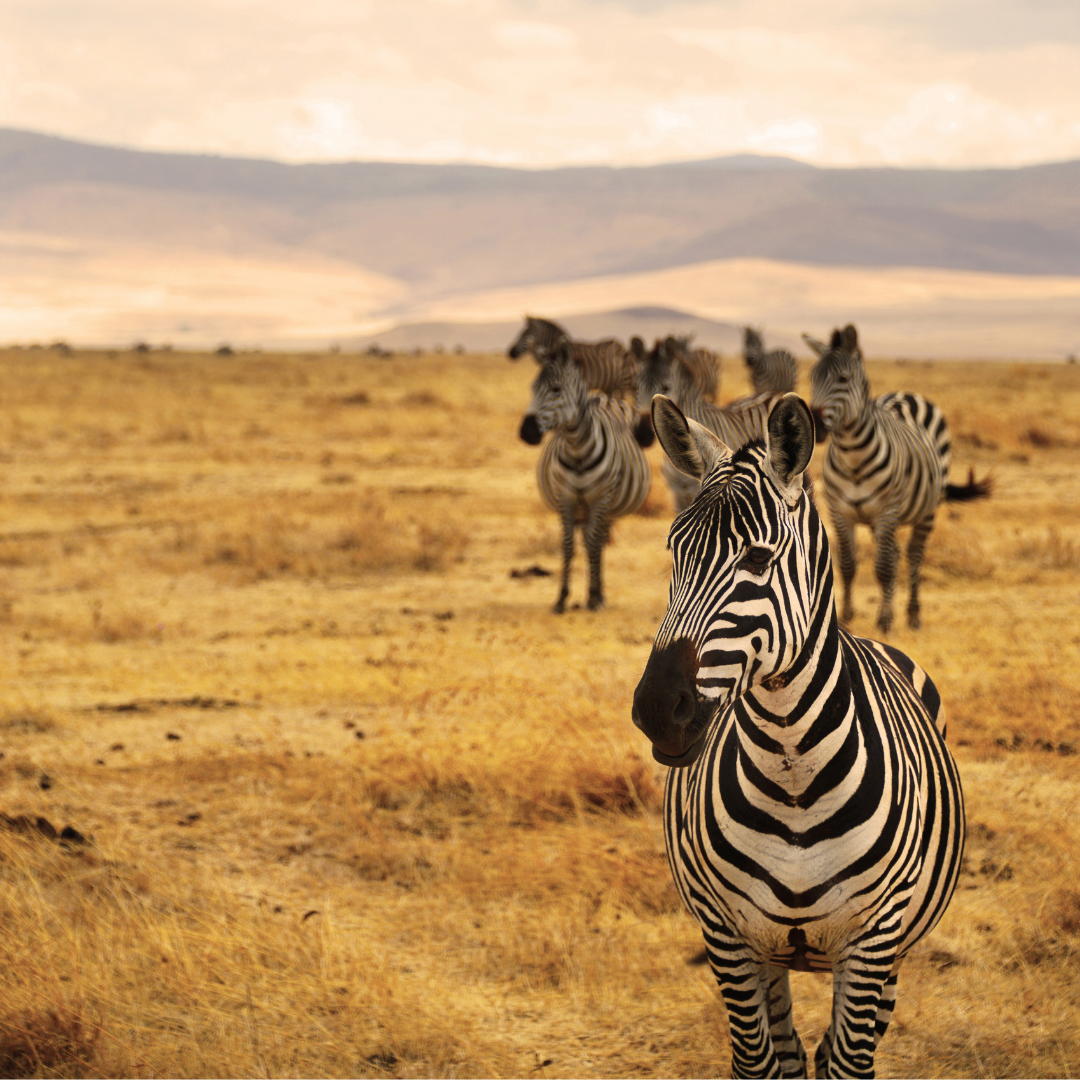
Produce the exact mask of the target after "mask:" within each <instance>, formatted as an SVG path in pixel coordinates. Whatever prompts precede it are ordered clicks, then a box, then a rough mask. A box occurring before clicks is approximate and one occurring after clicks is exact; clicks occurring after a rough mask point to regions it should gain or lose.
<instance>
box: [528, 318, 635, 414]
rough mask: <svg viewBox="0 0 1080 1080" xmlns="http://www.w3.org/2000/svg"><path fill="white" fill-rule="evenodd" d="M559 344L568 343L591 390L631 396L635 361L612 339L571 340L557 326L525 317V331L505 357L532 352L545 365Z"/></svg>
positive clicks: (542, 320) (618, 395) (543, 320)
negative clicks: (592, 340)
mask: <svg viewBox="0 0 1080 1080" xmlns="http://www.w3.org/2000/svg"><path fill="white" fill-rule="evenodd" d="M561 341H566V342H568V343H569V345H570V353H571V355H572V356H573V358H574V360H575V361H576V362H577V363H578V364H579V365H580V366H581V369H582V371H583V372H584V374H585V382H586V385H587V386H588V388H589V389H590V390H602V391H603V392H604V393H605V394H611V395H612V396H613V397H622V396H623V395H628V394H632V393H633V391H634V382H635V378H636V375H637V360H636V358H635V357H634V356H633V355H632V354H631V353H629V352H627V351H626V349H624V348H623V346H622V345H621V344H620V343H619V342H618V341H616V340H615V339H614V338H606V339H605V340H603V341H596V342H587V341H574V340H573V338H571V337H570V335H569V334H568V333H567V332H566V331H565V330H564V329H563V328H562V327H561V326H560V325H559V324H558V323H555V322H552V321H551V320H550V319H537V318H534V317H533V316H532V315H526V316H525V329H524V330H522V331H521V333H520V334H519V335H518V337H517V340H516V341H515V342H514V343H513V345H511V346H510V348H509V349H508V350H507V355H508V356H509V357H510V359H511V360H516V359H517V358H518V357H519V356H521V355H522V354H524V353H527V352H531V353H532V354H533V356H534V357H535V358H536V362H537V363H538V364H544V363H546V362H547V361H548V360H549V359H550V358H551V357H552V356H554V354H555V351H556V350H557V349H558V347H559V343H560V342H561Z"/></svg>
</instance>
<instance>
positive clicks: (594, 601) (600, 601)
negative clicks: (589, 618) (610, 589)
mask: <svg viewBox="0 0 1080 1080" xmlns="http://www.w3.org/2000/svg"><path fill="white" fill-rule="evenodd" d="M603 606H604V598H603V597H602V596H590V597H589V610H590V611H599V610H600V609H601V608H602V607H603Z"/></svg>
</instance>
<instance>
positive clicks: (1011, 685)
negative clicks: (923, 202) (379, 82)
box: [0, 350, 1080, 1077]
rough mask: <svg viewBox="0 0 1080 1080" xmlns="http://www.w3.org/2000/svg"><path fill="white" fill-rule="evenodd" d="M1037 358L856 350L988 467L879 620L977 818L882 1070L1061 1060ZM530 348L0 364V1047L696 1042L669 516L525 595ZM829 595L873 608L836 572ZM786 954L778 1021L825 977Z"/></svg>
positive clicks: (1068, 779) (1073, 861)
mask: <svg viewBox="0 0 1080 1080" xmlns="http://www.w3.org/2000/svg"><path fill="white" fill-rule="evenodd" d="M738 367H739V366H738V365H735V364H728V366H727V371H726V372H725V392H726V393H727V394H728V395H730V396H735V395H737V394H738V393H739V392H741V389H742V387H741V385H740V380H741V378H742V375H741V372H740V371H739V370H738ZM1071 375H1072V371H1071V369H1068V368H1065V367H1064V366H1062V367H1058V368H1055V367H1041V366H1031V367H1027V366H1023V365H1008V366H1006V365H1001V366H995V365H991V366H989V367H986V366H982V365H977V364H974V363H972V364H961V363H956V364H937V365H934V364H914V363H909V364H900V363H897V364H890V363H878V364H871V378H872V380H873V385H874V388H875V390H876V391H878V392H883V391H885V390H888V389H894V388H900V387H904V388H909V389H915V390H919V391H921V392H923V393H925V394H927V396H929V397H931V398H932V399H934V400H937V401H939V402H940V404H942V406H943V407H944V408H945V409H946V411H947V414H948V415H949V417H950V420H951V421H952V424H953V427H954V430H955V432H956V434H957V438H956V453H955V459H956V471H957V475H962V474H963V473H964V472H966V468H967V466H968V465H970V464H974V465H975V467H976V470H977V472H978V473H979V474H980V475H982V474H983V473H984V472H986V471H990V470H992V471H993V472H994V474H995V476H996V477H997V484H998V486H997V489H996V492H995V496H994V498H993V499H992V500H991V501H989V502H986V503H982V504H974V505H972V506H970V507H964V508H962V509H960V510H959V511H957V512H956V513H955V515H954V514H952V513H948V512H946V513H944V514H942V515H940V518H939V524H938V528H937V530H936V531H935V534H934V536H933V537H932V538H931V541H930V547H929V551H928V559H927V569H926V575H925V585H924V596H923V603H924V621H925V629H924V630H922V631H920V632H919V633H918V634H915V633H911V632H909V631H907V630H899V631H897V633H896V634H895V635H894V640H895V641H896V643H897V644H899V645H900V646H901V647H902V648H905V649H907V650H908V651H910V652H911V653H912V654H913V655H914V656H915V657H916V658H917V659H918V660H920V662H922V663H923V664H925V666H926V667H927V668H928V669H929V670H930V671H931V673H932V674H933V675H934V677H935V680H936V681H937V682H938V684H939V686H940V687H941V690H942V693H943V696H944V699H945V703H946V707H947V709H948V712H949V717H950V738H951V740H952V742H953V744H954V746H955V747H956V750H957V755H958V759H959V761H960V765H961V769H962V771H963V775H964V779H965V787H966V792H967V799H968V812H969V822H970V830H969V845H968V852H967V865H966V867H965V872H964V875H963V878H962V882H961V888H960V890H959V892H958V893H957V896H956V899H955V900H954V902H953V905H952V907H951V909H950V911H949V913H948V915H947V916H946V918H945V920H944V921H943V922H942V924H941V926H940V927H939V928H938V930H937V931H936V932H935V934H934V935H933V936H932V938H931V939H930V940H928V941H927V942H925V943H924V944H923V945H922V946H920V948H919V949H918V950H916V952H915V953H914V954H913V955H912V957H911V958H910V960H909V962H908V965H907V967H906V968H905V972H904V975H903V977H902V979H901V993H900V1001H899V1005H898V1008H897V1013H896V1020H895V1021H894V1025H893V1028H892V1029H891V1030H890V1033H889V1035H888V1037H887V1038H886V1040H885V1043H884V1044H883V1046H882V1049H881V1052H880V1054H879V1070H880V1071H881V1072H882V1073H883V1074H901V1075H939V1076H998V1075H1046V1076H1051V1075H1071V1074H1075V1073H1076V1072H1078V1071H1080V1035H1078V1034H1077V1033H1078V1032H1080V1023H1078V1020H1080V992H1078V991H1077V989H1076V983H1075V979H1074V976H1073V972H1074V970H1075V965H1076V963H1077V961H1078V959H1080V894H1078V892H1077V888H1076V881H1077V879H1078V878H1080V856H1078V855H1077V852H1078V851H1080V826H1078V825H1077V824H1076V821H1077V813H1076V808H1077V801H1078V797H1080V785H1078V784H1077V781H1076V779H1075V776H1074V771H1075V761H1076V760H1077V752H1078V751H1080V712H1078V711H1077V709H1076V701H1077V690H1078V686H1077V676H1076V671H1077V668H1078V665H1077V660H1078V645H1080V631H1078V630H1077V629H1076V628H1075V624H1076V619H1075V612H1076V571H1077V562H1078V559H1080V555H1078V550H1080V528H1078V523H1077V520H1076V506H1077V505H1080V482H1078V480H1077V475H1076V472H1075V447H1076V445H1080V423H1078V421H1077V420H1076V417H1078V416H1080V408H1078V406H1080V400H1078V398H1080V390H1078V389H1077V388H1076V387H1075V386H1074V385H1073V380H1072V379H1071ZM531 376H532V372H531V371H530V370H526V369H524V368H521V367H520V365H511V364H508V363H507V362H506V361H505V359H504V358H502V357H494V356H493V357H476V356H463V357H438V356H424V357H416V358H414V357H409V358H399V359H396V360H393V361H387V360H385V359H381V358H357V357H350V356H341V355H322V356H317V357H316V356H250V355H242V354H241V355H234V356H230V357H218V356H198V355H183V354H172V355H169V356H162V355H158V354H154V353H149V354H147V353H124V354H119V355H116V356H113V357H111V358H109V357H106V356H103V355H95V354H83V353H74V354H71V355H65V354H63V353H62V352H58V351H55V350H54V351H52V352H50V351H42V352H38V353H34V354H28V353H21V354H15V353H12V354H7V355H3V356H0V394H2V395H3V400H4V401H5V410H4V412H3V413H2V414H0V464H2V465H3V476H4V482H3V486H2V489H0V503H2V505H3V509H4V511H5V522H6V524H5V526H4V528H3V529H2V530H0V644H2V646H3V648H2V651H0V656H2V657H3V661H2V662H3V665H4V672H3V681H2V686H3V688H4V689H3V691H2V694H3V697H2V699H0V814H3V815H4V816H3V817H0V971H3V972H4V976H3V980H4V981H3V988H4V993H3V1000H2V1005H0V1073H2V1074H3V1075H12V1076H53V1075H65V1076H82V1075H86V1076H89V1075H108V1076H128V1075H138V1076H144V1075H145V1076H162V1075H172V1076H203V1075H221V1076H231V1075H292V1074H303V1075H314V1076H357V1075H366V1076H440V1075H445V1076H463V1075H468V1076H476V1075H512V1076H538V1077H539V1076H548V1077H554V1076H567V1075H580V1076H633V1075H638V1076H651V1075H673V1076H674V1075H695V1076H700V1075H714V1074H717V1073H721V1074H722V1073H723V1072H724V1070H726V1068H727V1063H728V1058H729V1051H728V1049H727V1045H726V1043H727V1036H726V1024H725V1021H724V1017H723V1010H722V1006H721V1005H720V1004H719V1002H718V999H717V995H716V992H715V989H714V988H713V986H712V983H711V979H710V977H709V975H708V974H707V972H706V971H704V970H703V969H702V968H700V967H694V966H688V964H687V963H686V961H687V960H688V959H690V958H691V957H693V956H694V954H695V953H696V952H697V951H698V949H699V937H698V933H697V931H696V928H695V926H694V924H693V923H692V922H691V921H690V920H689V918H688V917H687V916H685V915H684V914H683V913H682V911H681V909H680V906H679V901H678V898H677V895H676V894H675V891H674V888H673V886H672V885H671V882H670V878H669V873H668V869H667V865H666V861H665V858H664V854H663V839H662V830H661V824H660V819H659V805H660V798H661V794H660V793H661V785H662V782H663V775H662V774H663V770H661V769H660V768H659V767H657V766H655V765H654V764H653V763H652V761H651V758H650V756H649V754H648V748H647V746H646V745H644V740H642V739H641V738H640V736H639V735H638V733H637V732H636V731H635V729H634V728H633V726H632V725H631V724H630V722H629V715H628V713H629V700H630V696H631V693H632V691H633V687H634V684H635V682H636V680H637V677H638V675H639V674H640V671H641V669H642V667H643V665H644V662H645V658H646V656H647V654H648V650H649V645H650V642H651V637H652V633H653V631H654V630H655V628H656V626H657V624H658V623H659V620H660V618H661V616H662V614H663V611H664V607H665V603H666V591H667V574H668V570H669V566H670V562H669V557H668V554H667V552H666V551H665V540H666V530H667V525H668V519H669V514H670V503H669V502H668V500H667V496H666V493H665V492H664V491H663V490H662V489H660V488H659V487H658V489H657V490H656V491H655V492H654V494H653V496H652V497H651V499H650V502H649V504H647V505H648V512H647V513H646V514H643V515H635V516H633V517H630V518H626V519H623V520H621V521H620V522H619V524H618V528H617V530H616V532H615V535H614V537H613V542H612V544H611V545H610V546H609V547H608V549H607V551H606V553H605V570H606V574H607V593H608V603H609V607H608V609H607V610H606V611H604V612H603V613H600V614H597V615H592V614H589V613H587V612H584V611H571V612H569V613H568V614H567V615H565V616H563V617H562V618H560V617H557V616H554V615H552V614H550V611H549V608H550V604H551V602H552V600H553V599H554V593H555V588H556V586H555V583H554V580H553V579H552V578H550V577H544V576H537V575H536V574H535V573H533V572H530V573H522V572H523V571H526V570H530V571H531V570H532V568H534V567H539V568H540V569H541V570H550V571H557V569H558V565H559V554H558V551H559V548H558V525H557V522H556V519H555V516H554V515H553V514H551V513H550V512H549V511H547V510H545V509H544V508H543V506H542V505H541V504H540V500H539V497H538V495H537V493H536V488H535V482H534V478H533V468H534V465H535V460H536V452H535V450H534V449H533V448H531V447H527V446H525V445H524V444H522V443H521V442H520V441H519V440H518V439H517V435H516V431H517V425H518V423H519V421H520V413H521V409H522V408H523V407H524V405H525V403H526V401H527V397H528V383H529V380H530V378H531ZM1033 433H1034V434H1033ZM650 456H651V460H652V461H653V463H654V466H655V467H657V469H658V467H659V457H658V451H656V450H653V451H650ZM658 484H659V481H658ZM864 539H865V538H864ZM515 570H516V571H518V576H511V574H512V571H515ZM584 573H585V571H584V565H583V560H582V559H581V558H580V555H579V561H578V564H577V566H576V573H575V575H574V579H573V593H572V599H578V600H580V599H581V598H582V594H583V592H584V585H583V582H584ZM856 604H857V608H858V612H859V613H858V615H857V618H856V626H855V629H856V630H857V631H859V632H869V631H870V628H871V626H872V624H873V617H874V612H875V607H876V588H875V585H874V582H873V576H872V573H871V572H870V570H869V568H868V567H867V566H865V565H864V566H863V567H862V568H861V570H860V575H859V578H858V579H857V582H856ZM43 823H44V824H43ZM65 827H68V831H67V832H65V831H64V830H65ZM795 984H796V1012H797V1017H798V1020H799V1023H800V1026H801V1028H802V1029H803V1030H804V1033H805V1036H806V1039H807V1041H808V1042H813V1041H814V1040H816V1038H817V1036H818V1033H819V1032H820V1030H821V1029H822V1027H823V1026H824V1024H825V1023H826V1021H827V1017H828V1009H829V997H830V987H829V984H828V980H826V979H824V978H820V977H816V976H797V977H796V979H795Z"/></svg>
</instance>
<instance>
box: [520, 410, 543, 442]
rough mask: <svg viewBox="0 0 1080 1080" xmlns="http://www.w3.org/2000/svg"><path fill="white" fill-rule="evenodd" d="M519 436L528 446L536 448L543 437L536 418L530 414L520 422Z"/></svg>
mask: <svg viewBox="0 0 1080 1080" xmlns="http://www.w3.org/2000/svg"><path fill="white" fill-rule="evenodd" d="M520 435H521V437H522V439H524V440H525V442H527V443H528V444H529V445H530V446H536V445H537V444H538V443H539V442H540V440H541V439H542V438H543V437H544V433H543V432H542V431H541V430H540V425H539V423H537V420H536V417H535V416H534V415H533V414H532V413H529V415H528V416H526V417H525V419H524V420H522V421H521V432H520Z"/></svg>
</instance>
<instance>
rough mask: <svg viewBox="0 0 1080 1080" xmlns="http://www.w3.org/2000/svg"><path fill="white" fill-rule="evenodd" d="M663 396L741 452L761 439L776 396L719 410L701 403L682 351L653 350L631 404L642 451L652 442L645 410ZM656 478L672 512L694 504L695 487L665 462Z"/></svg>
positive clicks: (748, 399) (698, 388) (756, 396)
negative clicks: (660, 477) (672, 506)
mask: <svg viewBox="0 0 1080 1080" xmlns="http://www.w3.org/2000/svg"><path fill="white" fill-rule="evenodd" d="M655 394H663V395H666V396H670V397H671V399H672V400H673V401H674V402H675V403H676V405H678V406H679V408H680V409H682V410H683V411H684V412H685V413H686V414H687V415H688V416H692V417H693V418H694V419H695V420H696V421H697V422H698V423H699V424H704V425H705V426H706V427H707V428H709V429H710V430H711V431H712V432H713V433H714V434H716V435H718V436H719V437H720V438H721V439H722V440H723V441H724V442H725V443H727V444H728V445H729V446H742V444H743V443H746V442H749V441H751V440H752V439H758V438H761V436H762V435H763V434H764V432H765V421H766V419H767V418H768V415H769V410H770V409H771V408H772V406H773V405H774V404H775V403H776V401H777V398H778V396H779V395H776V394H751V395H750V396H749V397H745V398H740V399H739V400H738V401H734V402H732V403H731V404H730V405H728V406H726V407H724V408H721V407H719V406H717V405H713V404H712V403H710V402H708V401H705V399H704V396H703V393H702V389H701V385H700V383H699V382H698V379H697V374H696V371H695V370H694V369H693V368H692V367H691V365H690V364H689V363H688V362H687V360H686V351H685V349H675V350H666V351H664V352H660V351H658V350H655V349H654V350H653V352H652V353H650V354H649V356H648V358H647V362H646V363H645V364H643V365H642V367H641V369H640V370H639V372H638V381H637V391H636V393H635V397H634V401H635V405H636V408H637V412H638V421H637V424H636V426H635V428H634V436H635V438H636V439H637V441H638V443H639V444H640V445H641V446H646V447H647V446H650V445H651V444H652V441H653V430H652V419H651V414H650V411H649V410H650V407H651V402H652V399H653V396H654V395H655ZM661 472H663V474H664V479H665V481H667V485H668V488H669V489H670V490H671V497H672V500H673V501H674V503H675V512H676V513H681V512H682V511H683V510H685V509H686V508H687V507H688V506H689V505H690V503H691V502H693V500H694V496H695V495H696V494H697V491H698V483H697V481H696V480H694V479H693V478H692V477H689V476H687V475H685V474H684V473H682V472H680V471H679V470H678V469H676V468H674V467H673V466H672V464H671V463H670V462H669V461H668V460H667V459H666V458H665V459H664V463H663V465H662V466H661Z"/></svg>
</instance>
